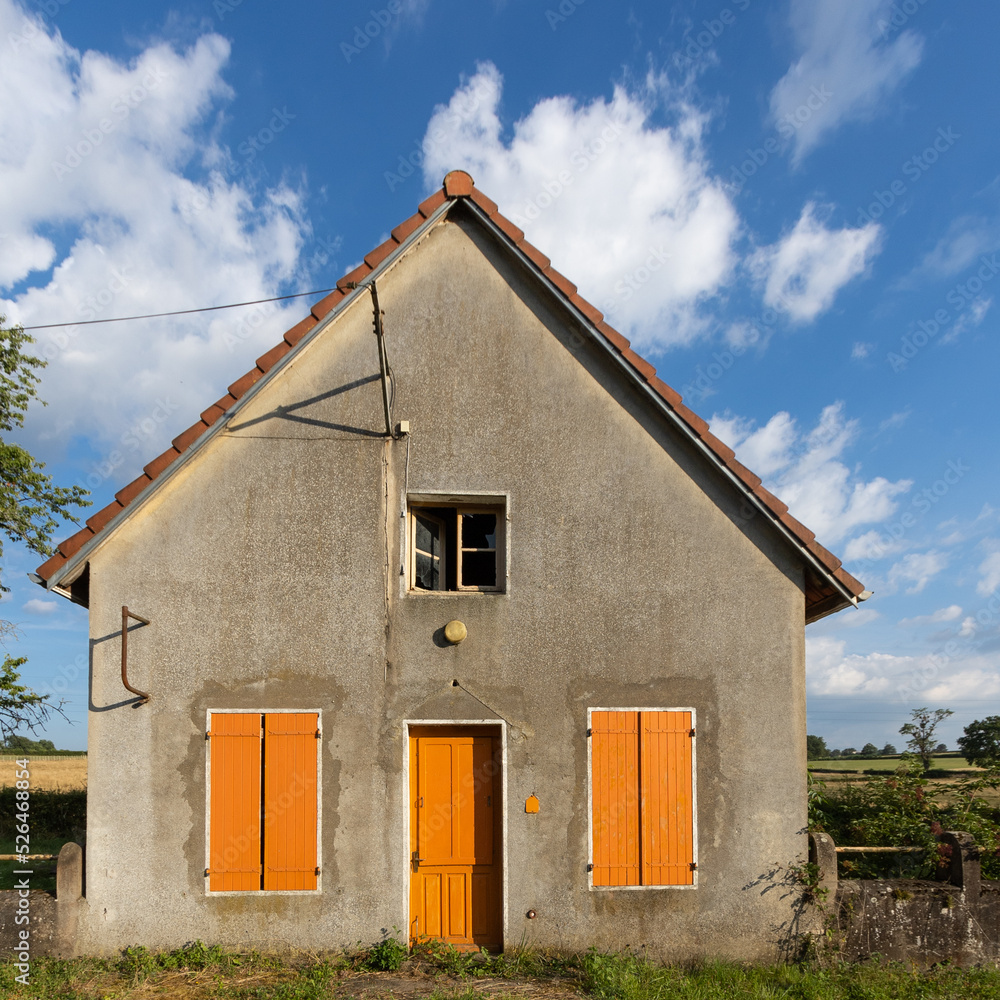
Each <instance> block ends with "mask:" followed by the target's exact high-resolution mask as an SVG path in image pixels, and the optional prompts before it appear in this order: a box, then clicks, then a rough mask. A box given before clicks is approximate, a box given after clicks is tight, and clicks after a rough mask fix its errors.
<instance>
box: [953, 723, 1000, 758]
mask: <svg viewBox="0 0 1000 1000" xmlns="http://www.w3.org/2000/svg"><path fill="white" fill-rule="evenodd" d="M964 733H965V735H964V736H959V738H958V749H959V750H961V751H962V753H963V755H964V756H965V759H966V760H967V761H968V762H969V763H970V764H975V765H976V766H977V767H992V766H993V765H994V764H1000V715H987V716H986V718H985V719H976V720H975V721H974V722H970V723H969V724H968V725H967V726H966V727H965V729H964Z"/></svg>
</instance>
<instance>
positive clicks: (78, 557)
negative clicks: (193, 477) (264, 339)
mask: <svg viewBox="0 0 1000 1000" xmlns="http://www.w3.org/2000/svg"><path fill="white" fill-rule="evenodd" d="M455 203H456V202H455V200H448V201H445V202H443V203H442V204H441V205H439V206H438V207H437V208H436V209H435V210H434V211H433V212H432V213H431V214H430V215H429V216H428V217H427V218H426V219H425V220H424V221H423V223H422V224H421V225H419V226H418V227H417V228H416V229H414V231H413V232H412V233H410V235H409V236H407V237H406V238H405V239H404V240H403V242H402V243H400V244H399V246H398V247H396V249H395V250H393V251H392V252H391V253H390V254H388V256H387V257H386V258H385V259H384V260H383V261H381V262H380V263H379V264H377V265H376V266H375V267H374V268H372V270H371V271H370V272H369V273H368V274H367V275H365V277H364V279H363V280H361V281H359V282H358V284H357V286H356V288H355V289H354V290H353V291H352V292H351V293H350V294H348V295H346V296H345V297H344V298H343V299H341V300H340V302H338V303H337V304H336V305H335V306H334V307H333V309H332V310H331V311H330V312H329V313H327V315H326V316H324V317H323V319H321V320H319V321H318V322H317V323H316V325H315V326H314V327H313V328H312V329H311V330H309V332H308V333H307V334H306V335H305V336H304V337H303V338H302V339H301V340H300V341H299V342H298V344H296V345H295V347H293V348H292V349H291V350H290V351H289V352H288V353H287V354H286V355H285V356H284V357H283V358H281V359H280V360H278V361H277V362H276V363H275V365H274V367H273V368H271V369H270V371H268V372H267V374H265V375H263V376H262V377H261V378H259V379H258V380H257V381H256V382H255V383H254V384H253V385H252V386H250V387H249V388H248V389H247V390H246V392H244V393H243V395H242V396H240V398H239V399H238V400H236V402H235V403H233V405H232V406H230V407H229V409H227V410H226V412H225V413H224V414H223V415H222V416H221V417H219V419H218V420H216V421H215V423H214V424H212V426H211V427H208V428H207V429H206V430H205V432H204V433H203V434H201V436H200V437H198V438H196V439H195V441H194V442H192V444H191V445H190V446H189V447H188V448H187V449H186V450H185V451H183V452H181V454H180V455H179V456H178V457H177V458H176V459H174V461H173V462H171V464H170V465H169V466H168V467H167V468H166V469H164V471H163V472H162V473H161V474H160V475H159V476H157V477H156V479H154V480H152V481H151V482H150V483H149V485H148V486H147V487H145V488H144V489H143V490H142V492H141V493H139V494H138V495H137V496H136V497H135V499H134V500H132V501H131V502H130V503H129V504H128V506H126V507H123V508H122V510H121V512H120V513H118V514H116V515H115V516H114V517H113V518H112V519H111V520H110V521H108V523H107V524H106V525H104V526H103V527H102V528H101V530H100V531H99V532H98V533H97V534H96V535H94V537H93V538H92V539H90V540H89V541H87V542H85V543H84V544H83V545H82V546H81V547H80V549H79V550H78V551H77V552H75V553H74V554H73V555H72V556H70V557H69V558H68V559H67V560H66V562H65V563H64V564H63V565H62V566H61V567H60V568H59V569H58V570H57V571H56V572H55V573H53V574H52V576H51V577H49V579H48V580H45V579H43V578H42V577H40V576H39V575H38V574H37V573H29V574H28V576H29V578H30V579H31V580H32V582H34V583H37V584H39V586H42V587H44V588H45V590H46V591H47V592H49V593H55V594H59V595H60V596H61V597H66V598H67V599H71V598H70V594H69V591H68V588H67V587H65V586H64V582H66V581H72V580H74V579H76V577H77V576H79V575H80V573H81V572H82V571H83V568H84V567H85V565H86V563H87V561H88V560H89V559H90V558H91V557H92V556H93V554H94V552H96V551H97V549H99V548H100V547H101V545H103V544H104V542H105V541H106V540H107V539H108V538H109V537H110V536H111V535H113V534H114V533H115V531H117V529H118V528H119V527H120V526H121V525H123V524H124V523H125V522H126V521H128V520H129V519H130V518H131V517H133V516H134V515H135V514H136V513H137V512H138V511H139V510H140V509H141V508H142V507H143V506H144V505H145V503H146V501H147V500H148V499H149V498H150V497H151V496H152V495H153V494H154V493H155V492H156V491H157V490H158V489H159V488H160V487H161V486H163V485H164V484H165V483H167V482H169V481H170V480H171V479H172V478H173V477H174V476H175V475H176V474H177V473H178V472H179V471H180V470H181V469H183V468H184V467H185V466H186V465H187V464H188V463H189V462H190V461H192V460H193V459H194V457H195V456H196V455H197V454H198V453H199V452H200V451H201V450H202V448H204V447H205V446H206V445H207V444H208V442H209V441H211V440H212V439H213V438H214V437H215V436H216V435H217V434H219V433H220V432H221V431H223V430H225V428H226V427H227V426H228V424H229V422H230V421H231V420H232V419H233V417H234V416H236V414H237V413H238V412H239V411H240V410H241V409H243V407H244V406H245V405H246V404H247V403H249V402H250V400H251V399H253V398H254V397H255V396H256V395H257V393H258V392H260V391H261V390H262V389H263V387H264V385H265V384H266V383H268V382H270V381H271V379H272V378H273V377H275V376H276V375H277V374H278V372H280V371H281V370H282V369H284V367H285V366H286V365H288V364H290V363H291V361H292V359H293V358H296V357H297V356H298V355H299V354H300V353H301V352H302V351H303V350H304V349H305V348H306V346H307V345H308V344H310V343H311V342H312V341H313V340H314V339H315V338H316V337H318V336H319V335H320V334H321V333H322V332H323V331H324V330H326V329H327V327H329V326H330V325H331V324H332V323H333V322H334V321H335V320H337V319H338V318H339V317H340V315H341V314H342V313H343V312H344V311H345V310H346V309H348V308H349V307H350V306H351V305H353V304H354V302H355V301H356V300H357V298H358V293H359V292H361V291H362V290H363V289H365V288H367V287H368V285H369V284H371V282H373V281H375V280H376V279H377V278H379V277H380V276H381V275H383V274H385V273H386V272H387V271H389V270H391V269H392V267H393V266H394V265H395V264H396V263H397V262H398V261H399V259H400V258H401V257H402V256H403V255H404V254H405V253H407V252H408V251H409V250H410V249H411V248H412V247H413V246H414V245H415V244H416V243H418V242H419V241H420V240H421V239H423V237H424V236H425V235H426V234H427V233H428V232H429V230H430V229H431V228H433V226H434V225H436V224H437V223H438V222H439V221H440V220H441V219H442V217H443V216H445V215H447V213H448V211H449V210H450V209H451V207H452V206H453V205H454V204H455Z"/></svg>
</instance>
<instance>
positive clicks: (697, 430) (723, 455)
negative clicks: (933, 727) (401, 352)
mask: <svg viewBox="0 0 1000 1000" xmlns="http://www.w3.org/2000/svg"><path fill="white" fill-rule="evenodd" d="M466 197H467V198H470V199H471V200H472V201H473V202H475V204H476V205H478V206H479V207H480V208H481V209H482V210H483V211H484V212H485V213H486V215H487V216H489V217H490V219H491V221H492V223H493V225H495V226H496V227H497V229H498V230H499V231H500V232H502V233H503V234H504V235H505V236H506V237H507V238H508V239H510V240H511V241H512V242H513V243H514V244H515V245H516V246H517V247H518V248H519V249H520V250H521V251H522V253H524V255H525V256H526V257H527V258H528V259H529V260H530V261H531V262H532V263H533V264H534V265H535V266H536V267H537V268H538V269H539V270H540V271H542V272H544V273H545V275H546V276H547V277H548V278H549V280H550V281H551V282H552V283H553V284H554V285H555V286H556V287H557V288H558V289H559V291H560V292H561V293H562V294H563V295H565V296H566V297H567V298H568V299H569V301H570V302H572V303H573V305H575V306H576V308H577V309H579V310H580V311H581V312H582V313H583V314H584V315H585V316H586V317H587V319H588V320H589V321H590V322H591V323H592V324H593V325H594V327H595V328H596V329H597V330H598V331H599V332H600V333H601V334H602V335H603V336H604V337H605V338H606V339H607V340H608V341H609V342H610V344H611V345H612V347H613V348H614V349H615V350H617V351H619V352H620V353H621V354H622V356H623V357H624V358H625V359H626V360H628V361H629V363H630V364H632V365H633V366H634V367H635V368H636V370H637V371H639V372H640V373H641V374H642V376H643V377H644V378H645V379H647V380H648V382H649V385H650V386H651V387H652V388H653V389H654V390H655V391H656V392H657V393H658V394H659V395H660V396H661V398H662V399H663V400H664V401H665V402H666V403H667V405H668V406H670V407H671V408H672V409H673V411H674V412H675V413H676V414H677V415H678V417H680V419H681V420H683V421H684V423H686V424H687V426H688V427H689V428H690V430H691V431H692V432H693V433H694V434H696V435H697V436H699V437H700V438H702V439H703V440H704V441H705V443H706V444H707V445H708V446H709V447H710V448H711V449H712V451H713V453H714V454H715V455H716V457H717V458H718V459H719V461H720V462H721V463H723V464H724V465H725V466H727V467H728V468H729V469H731V470H732V472H733V473H734V474H735V475H736V476H737V477H738V478H739V479H740V480H741V481H742V482H743V483H744V485H745V486H746V487H747V489H749V490H750V491H751V492H752V493H754V494H755V495H756V496H757V498H758V499H759V500H760V501H761V502H762V503H763V504H764V505H765V506H766V507H767V508H768V509H769V510H770V511H771V512H772V514H774V516H775V517H776V518H777V519H778V520H780V521H781V522H782V524H784V525H785V527H786V528H787V529H788V530H789V531H791V532H792V534H793V535H794V536H795V537H796V538H797V539H798V541H799V542H800V543H801V544H802V545H803V546H804V547H806V548H808V550H809V551H810V552H811V553H812V554H813V555H814V556H815V557H816V558H817V559H818V560H819V562H820V563H821V565H823V566H824V567H825V569H826V570H827V571H828V572H829V573H830V574H831V576H833V577H834V578H835V579H836V580H837V581H838V582H839V583H840V584H841V585H842V586H843V587H845V588H846V589H847V591H848V592H849V593H851V594H854V595H855V596H859V595H860V594H861V593H862V590H863V587H862V584H861V583H860V582H859V581H858V580H856V579H855V578H854V577H853V576H851V574H850V573H848V572H846V570H844V569H842V568H841V563H840V560H839V559H837V557H836V556H834V555H833V554H832V553H830V552H829V551H828V550H827V549H825V548H823V546H822V545H820V544H819V543H818V542H816V541H815V535H814V534H813V533H812V532H811V531H810V530H809V529H808V528H806V527H805V525H803V524H801V523H800V522H799V521H797V520H796V519H795V518H794V517H792V516H791V515H790V514H789V513H788V507H787V506H786V505H785V504H784V503H782V502H781V501H780V500H779V499H778V498H777V497H776V496H774V494H772V493H770V492H769V491H768V490H767V489H765V488H764V487H763V486H762V485H761V481H760V477H759V476H756V475H755V474H754V473H753V472H751V471H750V470H749V469H747V468H746V466H744V465H742V464H741V463H740V462H739V461H737V460H736V458H735V457H734V456H733V452H732V449H731V448H729V447H728V446H727V445H725V444H724V443H723V442H722V441H720V440H719V439H718V438H717V437H716V436H715V435H714V434H712V433H711V432H710V431H709V429H708V424H707V423H706V422H705V421H704V420H702V419H701V418H700V417H699V416H697V415H696V414H695V413H694V412H692V411H691V410H690V409H689V408H688V407H687V406H684V405H683V403H682V402H681V396H680V394H679V393H677V392H676V391H675V390H674V389H672V388H671V387H670V386H669V385H667V384H666V383H665V382H664V381H663V380H662V379H659V378H657V377H656V369H655V368H653V366H652V365H650V364H649V363H648V362H647V361H646V360H645V359H644V358H642V357H640V356H639V355H638V354H636V353H635V352H634V351H632V350H631V347H630V345H629V341H628V340H627V339H626V338H625V337H623V336H622V335H621V334H620V333H619V332H618V331H617V330H616V329H615V328H614V327H612V326H610V325H609V324H608V323H606V322H605V321H604V319H603V315H602V314H601V312H600V311H599V310H598V309H597V308H596V307H594V306H593V305H591V304H590V303H589V302H587V301H586V300H585V299H584V298H582V297H581V296H580V295H579V294H578V293H577V288H576V285H574V284H573V283H572V282H571V281H570V280H569V279H568V278H565V277H564V276H563V275H561V274H560V273H559V272H558V271H556V270H555V269H554V268H552V265H551V261H550V260H549V258H548V257H546V256H545V254H543V253H542V252H541V251H540V250H538V249H536V248H535V247H534V246H532V245H531V244H530V243H529V242H528V241H527V240H525V238H524V233H523V232H522V231H521V229H519V228H518V227H517V226H515V225H514V224H513V223H512V222H511V221H510V220H509V219H507V218H505V217H504V216H503V215H501V214H500V213H499V210H498V208H497V205H496V203H495V202H494V201H492V200H491V199H490V198H488V197H487V196H486V195H485V194H483V192H482V191H480V190H479V189H478V188H476V186H475V184H474V182H473V180H472V178H471V177H470V176H469V175H468V174H467V173H466V172H465V171H462V170H456V171H452V172H451V173H449V174H448V175H447V177H446V178H445V180H444V185H443V186H442V187H441V188H440V189H439V190H437V191H435V192H434V194H432V195H431V196H430V197H429V198H426V199H425V200H424V201H422V202H421V203H420V205H419V208H418V214H416V215H413V216H411V217H410V218H409V219H407V220H406V221H405V222H402V223H400V224H399V225H398V226H396V228H395V229H393V231H392V239H391V240H387V241H386V242H385V243H383V244H382V245H381V246H379V247H376V248H375V249H374V250H373V251H372V252H371V253H369V254H368V256H367V257H366V258H365V263H363V264H361V265H360V266H358V267H357V268H355V269H354V270H353V271H351V272H350V274H346V275H344V277H343V278H341V279H340V280H339V281H338V282H337V291H334V292H331V293H330V294H329V295H328V296H326V298H324V299H322V300H320V301H319V302H318V303H316V305H314V306H313V308H312V313H311V315H309V316H307V317H306V318H305V319H303V320H302V321H301V322H299V323H297V324H296V325H295V326H293V327H292V328H291V329H290V330H289V331H288V332H287V333H286V334H285V336H284V340H283V342H282V343H280V344H279V345H277V347H274V348H272V349H271V350H270V351H268V352H267V353H266V354H264V355H262V356H261V358H260V359H258V362H257V363H258V366H259V367H258V368H255V369H254V370H252V371H250V372H247V374H246V375H244V376H243V377H242V378H240V379H238V380H237V381H236V382H234V383H233V384H232V385H231V386H230V387H229V395H228V396H224V397H223V398H222V399H220V400H219V401H218V402H217V403H215V404H213V405H212V406H211V407H209V408H208V410H206V411H205V412H204V414H203V415H202V422H200V423H197V424H194V425H193V426H191V427H189V428H188V429H187V430H186V431H184V432H183V433H182V434H180V435H178V436H177V437H176V438H174V442H173V444H174V447H173V448H172V449H168V450H167V451H165V452H164V453H163V454H162V455H160V456H158V457H157V458H155V459H153V461H152V462H150V463H149V464H148V465H147V466H146V470H145V471H146V475H145V476H141V477H140V478H139V479H137V480H135V481H134V482H132V483H130V484H129V485H128V486H126V487H125V488H124V489H122V490H120V491H119V492H118V493H117V494H116V497H117V501H116V502H114V503H112V504H109V505H108V507H105V508H104V509H103V510H101V511H99V512H98V513H97V514H95V515H94V516H93V517H92V518H90V520H89V521H88V525H96V526H97V527H96V528H95V531H101V530H103V529H104V528H105V527H106V526H107V525H108V524H109V523H110V521H111V520H112V519H113V518H114V516H115V514H117V513H118V511H119V510H121V509H123V505H124V506H127V505H128V504H129V503H130V502H131V501H132V500H133V499H134V498H135V497H136V496H137V495H138V494H139V493H140V492H141V491H142V490H143V489H144V488H145V487H146V486H147V485H148V484H149V482H151V481H152V480H153V479H156V478H157V477H158V476H160V475H162V474H163V473H164V472H165V471H166V470H167V469H168V468H169V467H170V466H171V465H172V464H173V462H175V461H176V460H177V458H179V457H180V455H181V454H182V453H183V452H184V451H186V450H187V449H188V448H189V447H190V446H191V445H192V444H193V443H194V442H195V441H196V440H197V439H198V438H199V437H200V436H201V435H202V434H203V433H204V432H205V430H206V429H207V427H208V426H210V425H211V424H212V423H214V422H215V421H217V420H218V419H219V418H220V417H221V416H222V414H223V413H224V412H225V411H227V410H228V409H229V408H230V407H231V406H232V405H233V404H234V403H235V402H236V401H237V400H238V399H239V398H240V397H241V396H242V395H243V394H244V393H245V392H246V390H247V389H249V388H250V386H251V385H253V384H254V383H255V382H256V381H257V380H258V379H259V378H260V377H261V376H262V374H263V373H265V372H267V371H270V369H271V368H272V367H273V365H274V364H275V363H276V362H277V361H278V360H279V359H280V358H281V357H283V356H284V355H285V354H286V353H288V351H289V349H291V348H294V347H296V346H297V345H298V344H299V343H300V342H301V340H302V338H303V337H304V336H305V335H306V334H307V333H308V332H309V331H310V330H311V329H312V328H313V327H314V326H316V323H317V321H318V320H320V319H322V318H323V317H325V316H326V315H328V314H329V312H330V311H331V310H332V309H333V308H334V307H335V306H336V305H337V304H338V303H339V302H340V301H341V300H342V299H343V298H344V297H345V296H346V295H348V294H351V291H350V290H349V289H348V288H347V285H348V284H349V283H352V282H360V281H363V280H364V279H365V278H366V277H367V276H368V274H370V273H371V271H372V270H373V269H374V268H375V267H377V266H378V265H379V264H380V263H381V262H382V261H384V260H385V258H386V257H387V256H389V254H391V253H392V252H393V250H394V249H395V246H396V244H398V243H402V242H403V241H404V240H405V239H407V237H409V236H411V235H412V234H413V233H414V232H416V231H417V230H418V229H419V228H420V226H421V225H423V223H424V221H425V220H426V219H428V218H429V217H430V216H431V215H432V214H433V213H434V212H435V211H436V210H437V209H438V208H439V207H440V206H441V205H443V204H444V202H445V201H446V200H448V199H459V198H466ZM93 537H95V534H94V532H92V531H91V528H90V527H87V528H84V529H82V530H81V531H78V532H77V533H76V534H75V535H73V536H72V537H71V538H68V539H67V540H66V541H65V542H63V543H62V544H61V545H60V547H59V551H58V552H56V554H55V555H53V556H52V557H51V558H49V559H48V560H47V561H46V562H44V563H43V564H42V565H41V566H40V567H39V568H38V574H39V576H40V577H41V578H42V579H43V580H47V579H49V578H50V577H51V576H52V575H53V574H54V573H56V572H58V571H59V569H60V568H61V567H62V566H63V565H65V563H66V561H67V557H68V556H70V555H72V553H74V552H76V551H78V550H79V548H80V547H81V546H82V545H83V544H85V543H86V541H87V540H88V539H89V538H93ZM67 550H69V551H67Z"/></svg>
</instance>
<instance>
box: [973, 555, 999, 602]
mask: <svg viewBox="0 0 1000 1000" xmlns="http://www.w3.org/2000/svg"><path fill="white" fill-rule="evenodd" d="M979 576H980V580H979V583H977V584H976V593H978V594H982V595H983V596H984V597H986V596H988V595H989V594H992V593H993V591H994V590H996V589H997V587H1000V552H991V553H990V554H989V555H988V556H987V557H986V558H985V559H984V560H983V561H982V562H981V563H980V564H979Z"/></svg>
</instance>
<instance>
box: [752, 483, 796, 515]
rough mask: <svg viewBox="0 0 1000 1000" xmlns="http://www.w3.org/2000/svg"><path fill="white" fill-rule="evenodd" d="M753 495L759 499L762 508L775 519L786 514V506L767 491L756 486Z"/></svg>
mask: <svg viewBox="0 0 1000 1000" xmlns="http://www.w3.org/2000/svg"><path fill="white" fill-rule="evenodd" d="M754 493H756V494H757V496H758V497H760V499H761V501H762V502H763V504H764V506H765V507H767V509H768V510H769V511H771V513H772V514H774V516H775V517H781V516H782V515H783V514H787V513H788V504H785V503H782V502H781V501H780V500H779V499H778V498H777V497H776V496H775V495H774V494H773V493H772V492H771V491H770V490H769V489H766V488H765V487H763V486H758V487H757V489H755V490H754Z"/></svg>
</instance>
